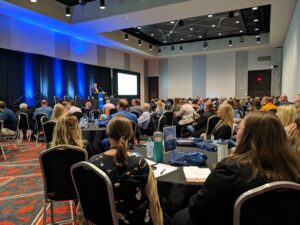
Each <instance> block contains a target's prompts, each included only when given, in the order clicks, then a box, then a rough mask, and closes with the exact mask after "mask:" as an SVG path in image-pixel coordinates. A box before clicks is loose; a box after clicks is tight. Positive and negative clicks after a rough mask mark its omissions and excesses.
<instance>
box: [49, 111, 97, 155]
mask: <svg viewBox="0 0 300 225" xmlns="http://www.w3.org/2000/svg"><path fill="white" fill-rule="evenodd" d="M58 145H72V146H77V147H80V148H84V149H86V151H87V152H88V155H89V157H91V156H92V155H95V154H96V153H95V152H93V150H92V148H91V145H90V143H89V141H87V140H83V139H82V133H81V129H80V127H79V124H78V120H77V117H76V116H73V115H71V114H64V115H63V116H61V117H60V118H59V119H58V121H57V123H56V126H55V128H54V131H53V138H52V142H51V144H50V147H55V146H58Z"/></svg>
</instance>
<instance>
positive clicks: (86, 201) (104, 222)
mask: <svg viewBox="0 0 300 225" xmlns="http://www.w3.org/2000/svg"><path fill="white" fill-rule="evenodd" d="M71 173H72V179H73V182H74V186H75V188H76V192H77V195H78V198H79V201H80V205H81V209H82V212H83V217H84V219H85V220H86V221H89V222H92V223H94V224H97V225H118V224H119V223H118V219H117V212H116V206H115V199H114V193H113V186H112V183H111V181H110V179H109V177H108V176H107V175H106V174H105V173H104V172H103V171H102V170H100V169H99V168H97V167H96V166H95V165H93V164H91V163H89V162H80V163H76V164H75V165H73V166H72V167H71Z"/></svg>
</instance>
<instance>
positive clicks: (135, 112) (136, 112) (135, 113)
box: [130, 110, 140, 118]
mask: <svg viewBox="0 0 300 225" xmlns="http://www.w3.org/2000/svg"><path fill="white" fill-rule="evenodd" d="M130 112H131V113H133V114H134V115H136V117H137V118H139V117H140V113H139V112H138V111H134V110H133V111H130Z"/></svg>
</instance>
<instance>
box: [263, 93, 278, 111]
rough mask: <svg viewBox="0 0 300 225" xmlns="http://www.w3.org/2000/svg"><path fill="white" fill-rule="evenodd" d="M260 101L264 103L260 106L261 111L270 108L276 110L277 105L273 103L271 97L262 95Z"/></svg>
mask: <svg viewBox="0 0 300 225" xmlns="http://www.w3.org/2000/svg"><path fill="white" fill-rule="evenodd" d="M262 102H263V103H264V105H263V106H262V107H261V109H260V110H261V111H269V110H270V109H275V110H277V106H276V105H274V104H273V101H272V98H271V97H267V96H265V97H263V99H262Z"/></svg>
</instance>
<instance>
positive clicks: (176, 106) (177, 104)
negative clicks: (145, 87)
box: [171, 98, 181, 112]
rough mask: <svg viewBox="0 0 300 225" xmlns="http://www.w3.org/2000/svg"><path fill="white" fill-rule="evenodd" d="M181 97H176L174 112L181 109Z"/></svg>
mask: <svg viewBox="0 0 300 225" xmlns="http://www.w3.org/2000/svg"><path fill="white" fill-rule="evenodd" d="M180 106H181V105H180V98H174V104H173V106H172V109H171V111H172V112H179V111H180Z"/></svg>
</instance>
